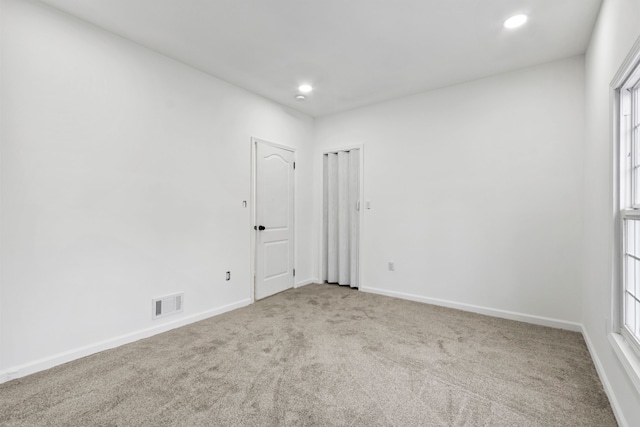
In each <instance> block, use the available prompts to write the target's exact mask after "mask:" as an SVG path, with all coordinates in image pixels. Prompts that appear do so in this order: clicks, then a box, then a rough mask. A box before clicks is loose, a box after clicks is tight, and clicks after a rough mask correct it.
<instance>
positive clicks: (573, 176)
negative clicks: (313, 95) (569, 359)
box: [314, 57, 584, 329]
mask: <svg viewBox="0 0 640 427" xmlns="http://www.w3.org/2000/svg"><path fill="white" fill-rule="evenodd" d="M583 67H584V62H583V58H582V57H575V58H570V59H567V60H563V61H559V62H554V63H550V64H546V65H541V66H537V67H533V68H528V69H524V70H520V71H517V72H512V73H508V74H503V75H499V76H496V77H491V78H487V79H483V80H478V81H474V82H470V83H466V84H461V85H457V86H453V87H448V88H444V89H441V90H435V91H431V92H428V93H424V94H420V95H416V96H412V97H408V98H402V99H398V100H394V101H390V102H386V103H381V104H377V105H374V106H371V107H367V108H361V109H358V110H354V111H351V112H346V113H342V114H338V115H335V116H330V117H325V118H321V119H319V120H317V121H316V144H317V147H316V154H315V158H314V164H315V167H316V170H321V169H320V167H321V154H320V153H321V152H322V151H323V150H324V149H328V148H332V147H341V146H347V145H353V144H364V147H365V148H364V157H365V158H364V179H365V184H364V195H365V196H364V198H365V199H366V200H370V201H371V210H366V211H365V220H364V233H365V236H364V239H365V242H364V247H363V248H362V251H363V271H362V286H363V288H367V289H369V290H373V291H376V292H381V293H385V294H389V295H395V296H400V297H405V298H411V299H417V300H421V301H427V302H436V303H441V304H448V305H453V306H458V307H463V308H465V309H472V310H476V311H480V312H486V313H491V314H495V315H502V316H505V317H514V318H522V319H526V320H528V321H534V322H539V323H543V324H551V325H554V326H562V327H568V328H572V329H575V328H576V327H578V325H577V324H576V323H575V322H578V321H579V320H580V307H581V303H580V295H581V292H580V279H581V275H580V268H581V264H580V260H581V236H580V233H581V231H582V215H581V210H580V208H581V207H582V197H583V182H582V150H583V148H582V145H583V136H584V134H583V130H584V111H583V108H582V106H583V102H584V97H583V95H584V76H583ZM320 179H321V172H317V173H316V181H315V186H316V194H321V193H320V188H321V185H322V184H321V181H320ZM320 202H321V201H320V199H319V198H317V200H316V205H317V206H319V205H320ZM316 220H317V221H319V219H318V218H316ZM388 261H394V262H395V272H390V271H388V270H387V263H388ZM464 304H467V305H470V306H475V307H470V306H464ZM504 311H508V312H512V313H505V312H504ZM541 318H543V319H541ZM550 319H552V320H550Z"/></svg>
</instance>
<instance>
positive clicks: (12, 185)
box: [0, 0, 317, 375]
mask: <svg viewBox="0 0 640 427" xmlns="http://www.w3.org/2000/svg"><path fill="white" fill-rule="evenodd" d="M2 9H3V10H2V15H3V16H2V65H3V70H2V77H1V78H2V80H1V84H2V124H3V127H2V146H1V156H2V167H1V169H0V170H1V183H2V188H1V194H2V211H1V218H2V224H1V225H2V227H1V233H2V241H1V256H2V266H1V267H2V269H1V270H2V273H1V280H2V282H1V283H2V306H1V307H0V309H1V320H0V323H1V325H2V331H1V334H0V347H1V350H0V353H1V354H0V357H1V365H0V371H3V370H4V371H13V370H16V369H22V371H21V372H18V373H17V375H21V374H23V373H27V372H29V371H30V370H33V369H32V368H34V367H36V368H37V367H40V368H42V367H46V366H47V364H48V363H49V364H50V362H51V361H53V362H55V363H58V362H60V361H64V360H66V359H69V358H72V357H76V356H78V355H81V354H83V353H87V352H91V351H94V350H95V349H96V348H99V347H101V346H102V347H104V346H105V345H110V344H109V343H111V344H114V343H118V342H122V341H126V340H127V339H132V337H138V336H140V334H141V333H142V334H144V333H146V332H150V330H149V328H152V327H154V326H157V325H159V324H166V323H167V322H172V321H175V320H179V319H187V318H191V319H194V318H197V316H198V315H200V316H206V315H210V314H212V313H214V312H216V310H218V311H219V310H224V309H225V308H229V307H233V306H237V305H242V304H246V303H248V302H249V296H250V284H251V283H252V280H251V279H250V277H249V276H250V238H251V232H250V209H249V208H246V209H245V208H243V207H242V201H243V200H249V199H250V164H251V163H250V158H251V157H250V138H251V136H255V137H258V138H262V139H265V140H270V141H274V142H278V143H281V144H285V145H289V146H293V147H295V148H296V149H297V162H298V165H299V167H298V168H297V180H298V183H297V194H296V200H297V212H296V216H297V221H298V227H297V244H298V253H297V255H298V256H297V259H298V264H297V272H298V275H297V279H298V281H305V280H306V279H311V278H313V275H314V273H315V270H316V268H315V266H314V264H315V259H316V255H315V253H316V247H317V245H316V244H315V243H314V242H315V239H316V238H317V236H316V235H315V233H313V232H312V230H310V228H309V227H308V226H307V225H306V224H308V222H309V219H310V218H311V202H312V198H311V196H310V195H309V192H308V191H305V188H310V187H311V185H312V184H311V179H312V178H311V177H312V175H311V167H310V159H311V157H310V155H311V151H310V144H311V143H312V138H313V120H312V119H311V118H310V117H307V116H305V115H302V114H299V113H296V112H293V111H291V110H288V109H286V108H284V107H282V106H279V105H277V104H274V103H272V102H269V101H266V100H264V99H262V98H260V97H257V96H255V95H253V94H251V93H249V92H246V91H244V90H241V89H238V88H236V87H234V86H231V85H229V84H227V83H225V82H222V81H220V80H218V79H215V78H213V77H211V76H209V75H207V74H204V73H202V72H199V71H197V70H194V69H192V68H189V67H187V66H185V65H183V64H181V63H178V62H176V61H174V60H172V59H169V58H167V57H164V56H161V55H159V54H157V53H155V52H152V51H150V50H147V49H145V48H143V47H141V46H139V45H136V44H133V43H131V42H129V41H127V40H124V39H122V38H119V37H117V36H115V35H112V34H110V33H107V32H104V31H102V30H99V29H97V28H95V27H92V26H90V25H88V24H85V23H83V22H81V21H79V20H75V19H73V18H71V17H68V16H66V15H64V14H61V13H58V12H56V11H54V10H52V9H49V8H46V7H44V6H41V5H39V4H37V3H32V2H29V1H17V0H3V1H2ZM312 266H313V267H312ZM227 270H230V271H231V273H232V280H231V281H230V282H225V271H227ZM178 291H183V292H185V311H184V313H183V314H182V315H179V316H178V317H173V318H171V317H169V318H166V319H163V320H158V321H155V322H153V321H152V320H151V299H152V298H153V297H157V296H162V295H165V294H168V293H173V292H178ZM193 316H196V317H193ZM145 331H146V332H145ZM151 332H153V331H151ZM128 334H133V335H128ZM118 338H120V341H118ZM114 340H115V341H114ZM104 341H106V344H105V342H104ZM85 347H86V348H85ZM66 352H71V353H69V354H66Z"/></svg>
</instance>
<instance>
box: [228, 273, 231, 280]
mask: <svg viewBox="0 0 640 427" xmlns="http://www.w3.org/2000/svg"><path fill="white" fill-rule="evenodd" d="M229 280H231V272H230V271H227V281H229Z"/></svg>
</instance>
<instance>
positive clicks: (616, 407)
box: [582, 326, 629, 427]
mask: <svg viewBox="0 0 640 427" xmlns="http://www.w3.org/2000/svg"><path fill="white" fill-rule="evenodd" d="M582 336H583V337H584V341H585V342H586V343H587V348H588V349H589V354H590V355H591V360H593V364H594V365H595V367H596V372H597V373H598V377H600V382H601V383H602V386H603V387H604V391H605V393H606V394H607V397H608V398H609V403H611V409H613V415H615V417H616V420H617V421H618V424H619V425H620V426H621V427H628V426H629V423H627V420H626V418H625V417H624V414H623V412H622V409H621V408H620V403H619V402H618V399H617V398H616V395H615V393H614V392H613V387H611V383H610V382H609V377H607V374H606V372H605V371H604V368H603V367H602V362H600V358H599V357H598V353H596V350H595V348H594V347H593V343H592V342H591V338H590V337H589V334H588V333H587V329H586V328H585V327H584V326H583V327H582Z"/></svg>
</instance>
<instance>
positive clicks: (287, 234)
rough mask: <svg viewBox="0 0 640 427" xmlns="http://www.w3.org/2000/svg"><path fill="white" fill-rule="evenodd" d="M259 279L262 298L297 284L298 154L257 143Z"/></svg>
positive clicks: (257, 293)
mask: <svg viewBox="0 0 640 427" xmlns="http://www.w3.org/2000/svg"><path fill="white" fill-rule="evenodd" d="M256 189H257V193H256V223H255V229H256V231H255V233H256V235H257V237H256V282H255V298H256V299H261V298H265V297H268V296H269V295H273V294H275V293H278V292H282V291H284V290H285V289H289V288H291V287H293V280H294V277H293V274H294V272H293V268H294V266H293V260H294V245H293V242H294V240H293V239H294V236H293V230H294V216H293V213H294V198H293V196H294V192H293V191H294V153H293V151H290V150H287V149H285V148H280V147H276V146H273V145H270V144H266V143H263V142H259V141H258V142H256Z"/></svg>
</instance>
